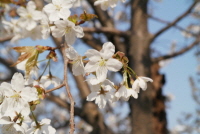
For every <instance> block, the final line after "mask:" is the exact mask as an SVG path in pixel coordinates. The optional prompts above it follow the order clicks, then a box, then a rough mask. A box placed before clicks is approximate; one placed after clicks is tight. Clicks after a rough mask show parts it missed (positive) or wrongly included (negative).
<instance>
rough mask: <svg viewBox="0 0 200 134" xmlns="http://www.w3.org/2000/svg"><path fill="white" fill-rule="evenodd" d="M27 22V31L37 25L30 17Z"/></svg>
mask: <svg viewBox="0 0 200 134" xmlns="http://www.w3.org/2000/svg"><path fill="white" fill-rule="evenodd" d="M27 23H28V25H27V27H26V29H27V30H29V31H31V30H32V29H34V28H35V27H36V26H37V23H36V22H35V21H34V20H32V19H29V20H27Z"/></svg>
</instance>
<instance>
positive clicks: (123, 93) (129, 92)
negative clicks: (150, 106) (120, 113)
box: [115, 85, 138, 101]
mask: <svg viewBox="0 0 200 134" xmlns="http://www.w3.org/2000/svg"><path fill="white" fill-rule="evenodd" d="M131 96H132V97H134V98H135V99H137V98H138V93H137V92H136V91H135V90H133V89H132V88H127V87H126V86H125V85H121V86H120V88H119V89H118V90H117V92H116V93H115V97H117V99H119V98H122V99H123V100H125V101H128V100H129V98H130V97H131Z"/></svg>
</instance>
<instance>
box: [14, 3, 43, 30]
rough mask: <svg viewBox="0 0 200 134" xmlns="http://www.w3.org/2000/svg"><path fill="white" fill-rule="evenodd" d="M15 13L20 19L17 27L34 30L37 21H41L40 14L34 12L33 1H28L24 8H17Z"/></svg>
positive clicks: (39, 12)
mask: <svg viewBox="0 0 200 134" xmlns="http://www.w3.org/2000/svg"><path fill="white" fill-rule="evenodd" d="M17 13H18V14H19V16H20V17H21V18H20V19H19V25H21V26H22V27H25V28H26V29H27V30H32V29H33V28H35V27H36V26H37V21H39V20H40V19H42V12H41V11H37V10H36V5H35V3H34V2H33V1H29V2H28V3H27V6H26V8H24V7H19V8H18V9H17Z"/></svg>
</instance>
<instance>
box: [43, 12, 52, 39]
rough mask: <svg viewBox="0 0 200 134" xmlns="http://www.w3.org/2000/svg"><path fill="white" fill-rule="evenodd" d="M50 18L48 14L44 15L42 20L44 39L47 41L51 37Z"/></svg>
mask: <svg viewBox="0 0 200 134" xmlns="http://www.w3.org/2000/svg"><path fill="white" fill-rule="evenodd" d="M49 23H50V22H49V18H48V16H47V15H46V14H43V15H42V20H41V29H42V31H41V32H42V38H43V39H47V38H48V37H49V35H50V26H49Z"/></svg>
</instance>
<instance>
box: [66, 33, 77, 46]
mask: <svg viewBox="0 0 200 134" xmlns="http://www.w3.org/2000/svg"><path fill="white" fill-rule="evenodd" d="M65 41H66V43H67V45H73V44H74V42H75V41H76V33H75V31H73V30H71V31H70V32H68V33H65Z"/></svg>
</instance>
